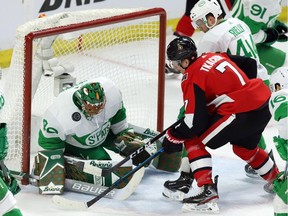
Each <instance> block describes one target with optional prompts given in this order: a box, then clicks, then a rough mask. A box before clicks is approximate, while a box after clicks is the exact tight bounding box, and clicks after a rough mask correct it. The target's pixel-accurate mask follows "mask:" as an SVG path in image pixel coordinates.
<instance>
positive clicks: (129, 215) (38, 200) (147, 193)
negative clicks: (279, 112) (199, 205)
mask: <svg viewBox="0 0 288 216" xmlns="http://www.w3.org/2000/svg"><path fill="white" fill-rule="evenodd" d="M200 35H201V34H200V33H198V32H197V33H196V34H195V35H194V36H193V39H195V40H196V41H197V39H198V38H199V37H200ZM171 38H172V37H171V35H170V36H169V34H168V37H167V43H169V41H170V40H171ZM180 80H181V77H180V76H179V77H177V78H173V79H166V92H165V122H164V125H165V126H164V127H168V126H169V125H170V124H172V123H174V121H175V120H176V117H177V114H178V109H179V107H180V106H181V105H182V94H181V89H180ZM147 118H149V116H147ZM273 125H274V123H273V122H270V123H269V125H268V127H267V128H266V130H265V132H264V137H265V138H266V143H267V145H268V146H270V147H271V148H272V149H274V145H273V143H272V137H273V136H274V135H276V134H277V131H276V129H275V127H273ZM209 151H210V152H211V154H212V158H213V175H214V176H215V175H219V183H218V191H219V196H220V199H219V202H218V205H219V208H220V215H223V216H243V215H245V216H254V215H261V216H272V215H273V206H272V201H273V195H271V194H267V193H266V192H265V191H264V190H263V186H264V184H265V181H264V180H261V179H252V178H249V177H247V176H246V175H245V172H244V166H245V163H244V162H243V161H242V160H240V159H239V158H237V157H236V156H235V155H234V154H233V152H232V150H231V146H230V145H229V144H227V145H225V146H223V147H221V148H219V149H217V150H209ZM274 155H275V158H276V162H277V164H278V166H279V168H280V170H283V169H284V161H282V160H281V159H280V157H279V155H278V153H277V151H276V150H275V149H274ZM178 177H179V173H167V172H161V171H157V170H153V169H151V168H146V170H145V175H144V177H143V179H142V181H141V183H140V185H139V186H138V187H137V189H136V191H135V192H134V193H133V194H132V195H131V196H130V197H129V198H128V199H127V200H125V201H117V200H112V199H107V198H102V199H100V200H99V201H98V202H96V203H95V204H94V205H93V206H91V207H90V208H89V209H88V210H87V211H75V210H74V211H71V210H65V209H61V208H59V207H57V206H55V205H54V204H53V203H52V200H51V196H49V195H39V194H38V189H37V188H36V187H34V186H31V185H29V186H21V188H22V190H21V192H20V193H19V194H17V195H16V199H17V200H18V204H17V205H18V207H19V208H20V209H21V211H22V212H23V214H24V215H25V216H39V215H41V216H64V215H69V216H84V215H85V216H90V215H91V216H92V215H93V216H122V215H123V216H144V215H145V216H146V215H147V216H148V215H149V216H160V215H165V216H176V215H187V216H188V215H193V216H197V215H206V214H203V213H192V212H190V213H182V212H181V207H182V204H181V203H180V202H176V201H170V200H167V199H166V198H164V197H163V196H162V190H163V183H164V182H165V181H166V180H174V179H176V178H178ZM193 188H194V189H195V190H197V186H196V185H195V183H194V184H193ZM190 193H192V191H190ZM64 196H66V197H69V198H71V199H73V200H81V201H83V200H87V201H88V200H90V199H92V198H93V196H89V195H82V194H77V193H72V192H65V194H64Z"/></svg>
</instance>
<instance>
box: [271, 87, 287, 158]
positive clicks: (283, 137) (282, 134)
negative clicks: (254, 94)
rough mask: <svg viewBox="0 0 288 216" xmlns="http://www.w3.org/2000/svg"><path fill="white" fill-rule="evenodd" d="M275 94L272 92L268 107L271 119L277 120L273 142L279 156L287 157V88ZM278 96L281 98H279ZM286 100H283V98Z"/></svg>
mask: <svg viewBox="0 0 288 216" xmlns="http://www.w3.org/2000/svg"><path fill="white" fill-rule="evenodd" d="M280 92H281V94H279V92H278V93H277V94H274V93H272V96H271V99H270V103H269V108H270V112H271V114H272V116H273V119H274V120H275V121H276V122H277V129H278V132H279V135H278V136H274V137H273V141H274V144H275V146H276V149H277V151H278V153H279V155H280V157H281V158H282V159H283V160H285V161H287V159H288V155H287V154H288V113H287V109H288V90H286V89H285V90H282V91H280ZM279 98H280V99H281V100H279ZM285 98H286V100H283V99H285Z"/></svg>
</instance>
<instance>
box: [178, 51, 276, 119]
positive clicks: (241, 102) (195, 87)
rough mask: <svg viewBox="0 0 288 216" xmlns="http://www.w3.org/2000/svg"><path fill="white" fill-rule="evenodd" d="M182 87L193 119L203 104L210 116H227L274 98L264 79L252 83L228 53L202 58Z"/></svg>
mask: <svg viewBox="0 0 288 216" xmlns="http://www.w3.org/2000/svg"><path fill="white" fill-rule="evenodd" d="M181 87H182V92H183V100H184V104H185V114H186V117H187V115H189V116H190V117H192V118H193V116H194V115H197V112H201V110H199V109H196V107H197V105H199V104H200V103H203V102H201V101H203V100H206V106H207V108H208V111H209V112H210V113H211V112H217V113H219V114H220V115H226V114H233V113H242V112H247V111H251V110H255V109H257V108H259V107H261V106H262V105H263V104H264V103H265V102H266V101H267V100H268V99H269V97H270V95H271V93H270V90H269V88H268V87H267V86H266V85H265V84H264V82H263V81H262V80H261V79H249V78H248V77H247V76H246V75H245V73H244V72H243V71H242V70H241V69H240V68H239V67H237V65H236V64H235V63H234V62H233V61H231V60H230V58H229V57H228V56H227V55H226V54H225V53H217V54H216V53H206V54H203V55H201V56H200V57H199V58H198V59H197V60H196V61H195V62H193V64H191V65H190V66H189V67H188V68H187V69H186V72H185V74H184V75H183V78H182V84H181ZM198 107H199V106H198Z"/></svg>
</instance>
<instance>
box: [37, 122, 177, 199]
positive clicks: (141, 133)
mask: <svg viewBox="0 0 288 216" xmlns="http://www.w3.org/2000/svg"><path fill="white" fill-rule="evenodd" d="M129 126H130V128H132V129H133V130H134V133H135V134H136V136H137V139H139V138H140V139H142V140H143V141H144V140H149V139H151V138H153V137H155V136H156V135H157V134H158V132H156V131H153V130H151V129H149V128H147V129H145V128H141V127H138V126H135V125H129ZM155 143H156V148H157V150H159V149H160V148H161V147H162V140H158V141H157V142H155ZM155 143H154V144H153V143H152V144H149V145H155ZM147 148H152V147H151V146H147ZM145 149H146V147H145ZM144 151H146V150H144ZM147 151H148V152H149V149H147ZM149 154H151V153H150V152H149ZM147 156H148V153H147ZM140 157H143V154H140ZM141 160H142V159H139V160H138V162H141ZM144 160H145V159H144ZM136 161H137V158H136ZM131 162H132V161H130V164H128V163H125V166H121V167H120V168H119V169H118V170H116V171H114V172H112V173H110V174H109V175H108V176H101V170H102V169H109V168H111V166H113V163H117V162H116V161H114V162H113V161H111V160H81V159H78V158H73V157H69V156H65V157H64V156H63V152H62V150H43V151H39V153H38V155H37V156H36V157H35V170H34V174H35V175H36V176H39V180H38V186H39V193H40V194H62V193H63V192H64V184H65V178H68V179H73V180H76V181H81V182H87V183H90V184H94V185H98V186H106V187H109V186H111V185H112V184H113V183H114V182H115V181H117V180H118V179H119V178H121V177H122V176H124V175H125V174H126V173H128V172H129V171H131V170H132V168H133V167H132V164H131ZM138 162H137V163H138ZM133 164H134V165H135V160H133ZM180 164H181V152H176V153H173V154H167V153H162V154H161V155H160V156H159V157H156V158H155V159H154V160H153V162H152V163H151V164H150V167H153V168H155V169H159V170H163V171H168V172H177V171H178V170H179V168H180ZM136 165H137V164H136ZM131 178H132V176H131V177H130V178H127V180H126V181H124V182H122V183H121V184H120V185H119V186H118V189H121V188H123V187H125V186H126V185H127V184H128V183H129V181H130V180H131ZM139 182H140V181H139Z"/></svg>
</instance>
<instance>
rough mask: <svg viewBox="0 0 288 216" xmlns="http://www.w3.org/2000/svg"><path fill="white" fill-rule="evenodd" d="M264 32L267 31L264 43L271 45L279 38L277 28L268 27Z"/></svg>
mask: <svg viewBox="0 0 288 216" xmlns="http://www.w3.org/2000/svg"><path fill="white" fill-rule="evenodd" d="M264 32H265V33H266V39H265V40H264V41H263V44H265V45H267V46H270V45H272V44H273V43H275V42H276V41H277V40H278V37H279V34H278V31H277V30H276V29H274V28H267V29H265V30H264Z"/></svg>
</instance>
